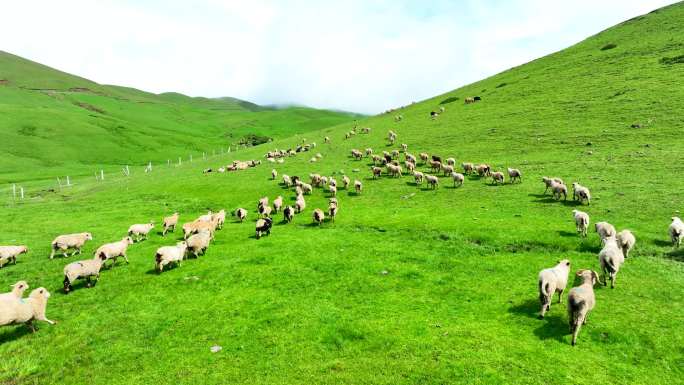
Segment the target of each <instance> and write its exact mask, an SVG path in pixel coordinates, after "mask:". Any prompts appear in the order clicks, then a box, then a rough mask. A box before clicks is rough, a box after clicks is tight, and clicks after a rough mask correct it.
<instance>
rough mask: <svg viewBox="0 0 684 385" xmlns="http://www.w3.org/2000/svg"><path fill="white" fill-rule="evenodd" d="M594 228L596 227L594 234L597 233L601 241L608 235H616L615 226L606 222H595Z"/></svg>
mask: <svg viewBox="0 0 684 385" xmlns="http://www.w3.org/2000/svg"><path fill="white" fill-rule="evenodd" d="M594 228H595V229H596V234H598V236H599V238H600V239H601V241H604V240H606V239H608V238H610V237H615V236H616V235H617V232H616V231H615V226H613V225H611V224H610V223H608V222H596V224H595V225H594Z"/></svg>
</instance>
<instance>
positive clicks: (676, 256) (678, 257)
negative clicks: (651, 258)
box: [665, 248, 684, 262]
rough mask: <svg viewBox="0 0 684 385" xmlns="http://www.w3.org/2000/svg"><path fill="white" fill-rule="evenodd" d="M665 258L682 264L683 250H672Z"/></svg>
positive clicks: (683, 258)
mask: <svg viewBox="0 0 684 385" xmlns="http://www.w3.org/2000/svg"><path fill="white" fill-rule="evenodd" d="M665 257H667V258H669V259H673V260H675V261H678V262H684V248H680V249H676V250H672V251H670V252H669V253H665Z"/></svg>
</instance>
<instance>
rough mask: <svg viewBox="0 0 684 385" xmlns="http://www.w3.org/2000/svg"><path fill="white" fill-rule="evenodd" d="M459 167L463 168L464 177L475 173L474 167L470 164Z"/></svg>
mask: <svg viewBox="0 0 684 385" xmlns="http://www.w3.org/2000/svg"><path fill="white" fill-rule="evenodd" d="M461 167H463V173H464V174H466V175H470V174H472V173H473V172H474V171H475V165H474V164H472V163H470V162H465V163H461Z"/></svg>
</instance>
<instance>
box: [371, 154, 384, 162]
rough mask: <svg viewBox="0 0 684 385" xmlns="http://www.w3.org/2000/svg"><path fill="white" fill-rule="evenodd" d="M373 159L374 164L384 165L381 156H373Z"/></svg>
mask: <svg viewBox="0 0 684 385" xmlns="http://www.w3.org/2000/svg"><path fill="white" fill-rule="evenodd" d="M371 159H372V160H373V164H382V158H381V157H380V155H373V156H372V157H371Z"/></svg>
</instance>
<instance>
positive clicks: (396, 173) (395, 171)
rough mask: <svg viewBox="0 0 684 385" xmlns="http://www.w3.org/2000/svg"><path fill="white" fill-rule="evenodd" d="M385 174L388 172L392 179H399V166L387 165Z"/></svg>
mask: <svg viewBox="0 0 684 385" xmlns="http://www.w3.org/2000/svg"><path fill="white" fill-rule="evenodd" d="M387 172H388V173H389V174H390V175H391V176H392V177H399V178H401V166H399V165H393V164H388V165H387Z"/></svg>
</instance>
